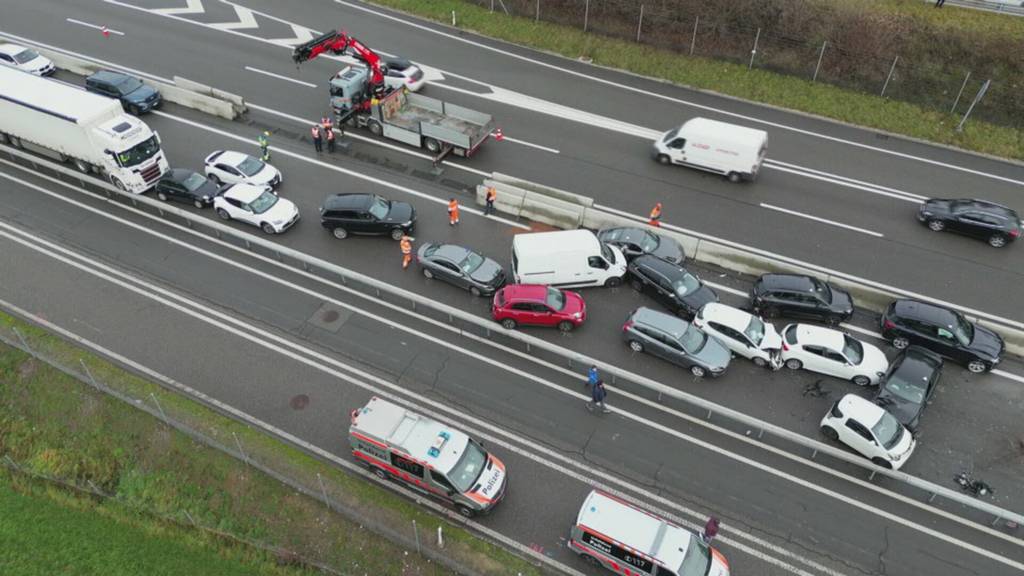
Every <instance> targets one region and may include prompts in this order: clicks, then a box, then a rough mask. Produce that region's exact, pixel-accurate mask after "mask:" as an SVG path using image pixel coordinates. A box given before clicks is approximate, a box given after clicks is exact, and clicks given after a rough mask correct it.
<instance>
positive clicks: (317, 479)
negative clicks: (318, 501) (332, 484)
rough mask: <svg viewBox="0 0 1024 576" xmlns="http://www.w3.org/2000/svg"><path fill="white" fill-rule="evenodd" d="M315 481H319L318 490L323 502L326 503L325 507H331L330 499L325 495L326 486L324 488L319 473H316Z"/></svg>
mask: <svg viewBox="0 0 1024 576" xmlns="http://www.w3.org/2000/svg"><path fill="white" fill-rule="evenodd" d="M316 481H317V482H319V483H320V492H321V493H323V495H324V504H327V508H328V509H330V507H331V499H330V498H328V497H327V488H324V479H323V478H322V477H321V476H320V473H319V472H317V473H316Z"/></svg>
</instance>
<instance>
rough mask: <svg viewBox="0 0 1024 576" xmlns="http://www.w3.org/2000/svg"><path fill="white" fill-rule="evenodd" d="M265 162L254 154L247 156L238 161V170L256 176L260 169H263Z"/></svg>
mask: <svg viewBox="0 0 1024 576" xmlns="http://www.w3.org/2000/svg"><path fill="white" fill-rule="evenodd" d="M263 166H265V164H264V163H263V162H262V161H261V160H257V159H255V158H253V157H252V156H246V157H245V158H243V159H242V161H241V162H239V163H238V166H237V168H238V171H239V172H241V173H242V174H245V175H246V176H255V175H256V174H258V173H259V171H260V170H263Z"/></svg>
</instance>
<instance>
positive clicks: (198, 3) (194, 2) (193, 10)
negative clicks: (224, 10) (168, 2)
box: [152, 0, 206, 14]
mask: <svg viewBox="0 0 1024 576" xmlns="http://www.w3.org/2000/svg"><path fill="white" fill-rule="evenodd" d="M152 12H156V13H157V14H205V13H206V8H203V0H186V7H185V8H153V9H152Z"/></svg>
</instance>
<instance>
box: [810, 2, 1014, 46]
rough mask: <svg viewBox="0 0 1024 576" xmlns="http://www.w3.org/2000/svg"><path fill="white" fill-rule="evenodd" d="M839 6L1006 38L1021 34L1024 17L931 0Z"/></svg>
mask: <svg viewBox="0 0 1024 576" xmlns="http://www.w3.org/2000/svg"><path fill="white" fill-rule="evenodd" d="M826 3H831V0H826ZM843 6H844V8H845V9H848V10H858V9H863V10H871V11H874V12H885V13H890V14H899V15H903V16H913V17H914V18H917V19H920V20H922V21H924V22H928V23H929V24H931V25H933V26H935V27H937V28H938V29H940V30H958V31H964V32H973V33H977V34H983V35H985V36H1007V37H1010V38H1021V37H1022V36H1024V18H1022V17H1020V16H1013V15H1007V14H999V13H997V12H988V11H985V10H971V9H968V8H958V7H956V6H954V5H952V4H946V5H945V6H943V7H942V8H941V9H936V8H935V6H934V2H923V1H921V0H897V1H893V0H843Z"/></svg>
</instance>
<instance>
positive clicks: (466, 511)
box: [455, 505, 476, 518]
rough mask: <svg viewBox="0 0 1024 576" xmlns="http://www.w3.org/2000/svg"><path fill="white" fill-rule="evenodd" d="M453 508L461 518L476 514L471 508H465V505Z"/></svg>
mask: <svg viewBox="0 0 1024 576" xmlns="http://www.w3.org/2000/svg"><path fill="white" fill-rule="evenodd" d="M455 510H456V511H458V513H459V516H462V517H463V518H472V517H474V516H476V512H475V511H474V510H472V509H471V508H467V507H466V506H461V505H459V506H456V507H455Z"/></svg>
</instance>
